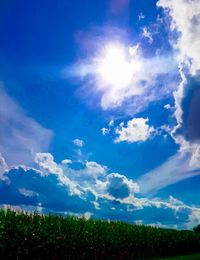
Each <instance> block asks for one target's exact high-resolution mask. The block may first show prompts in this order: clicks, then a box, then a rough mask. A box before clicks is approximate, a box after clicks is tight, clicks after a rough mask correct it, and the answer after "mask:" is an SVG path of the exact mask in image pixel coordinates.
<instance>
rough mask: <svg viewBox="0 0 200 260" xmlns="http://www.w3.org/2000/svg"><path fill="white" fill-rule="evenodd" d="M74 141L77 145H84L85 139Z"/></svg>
mask: <svg viewBox="0 0 200 260" xmlns="http://www.w3.org/2000/svg"><path fill="white" fill-rule="evenodd" d="M73 143H74V144H75V145H76V146H77V147H83V146H84V141H83V140H81V139H78V138H77V139H74V140H73Z"/></svg>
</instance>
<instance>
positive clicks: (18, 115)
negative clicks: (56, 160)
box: [0, 82, 52, 165]
mask: <svg viewBox="0 0 200 260" xmlns="http://www.w3.org/2000/svg"><path fill="white" fill-rule="evenodd" d="M51 138H52V131H51V130H49V129H46V128H44V127H43V126H41V125H40V124H39V123H37V122H36V121H35V120H34V119H33V118H31V117H29V116H27V115H26V113H25V111H24V110H23V109H22V108H21V107H20V105H19V104H17V102H16V101H14V100H13V99H12V98H11V97H10V96H8V94H7V93H6V91H5V88H4V86H3V83H2V82H1V83H0V152H1V153H2V155H3V156H4V157H5V159H6V161H7V163H8V164H9V165H15V164H32V163H33V161H34V156H35V153H36V152H42V151H45V150H46V149H47V148H48V146H49V144H50V141H51Z"/></svg>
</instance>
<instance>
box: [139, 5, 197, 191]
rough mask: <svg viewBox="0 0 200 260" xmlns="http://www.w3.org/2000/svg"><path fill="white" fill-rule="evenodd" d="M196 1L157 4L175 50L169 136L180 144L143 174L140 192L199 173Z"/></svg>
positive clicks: (153, 189) (140, 181) (164, 185)
mask: <svg viewBox="0 0 200 260" xmlns="http://www.w3.org/2000/svg"><path fill="white" fill-rule="evenodd" d="M199 3H200V2H199V0H193V1H186V0H171V1H169V0H160V1H158V2H157V5H158V6H159V7H162V8H163V9H164V11H165V15H166V16H169V17H170V18H171V25H170V31H171V32H172V38H171V39H170V40H171V43H172V45H173V47H174V49H175V51H176V52H177V60H178V62H179V71H180V76H181V79H180V80H181V81H180V84H179V85H178V88H177V90H176V91H175V92H174V100H175V112H174V117H175V119H176V121H177V124H176V126H175V127H174V128H173V129H172V131H171V136H172V138H173V139H174V141H175V142H176V143H177V144H178V145H179V150H178V152H177V154H175V155H174V156H172V157H170V158H169V159H168V160H167V162H165V163H164V164H163V165H161V166H160V167H158V168H157V169H154V170H153V171H150V172H149V173H147V174H145V175H144V176H142V177H141V178H140V180H139V183H140V185H141V187H142V189H143V193H144V194H146V193H149V192H150V193H151V192H156V191H157V190H159V189H161V188H164V187H166V186H168V185H170V184H173V183H176V182H178V181H181V180H183V179H186V178H190V177H193V176H195V175H199V174H200V164H199V160H200V154H199V150H200V119H199V111H200V105H199V104H200V75H199V71H200V56H199V52H200V49H199V48H200V39H199V34H200V4H199Z"/></svg>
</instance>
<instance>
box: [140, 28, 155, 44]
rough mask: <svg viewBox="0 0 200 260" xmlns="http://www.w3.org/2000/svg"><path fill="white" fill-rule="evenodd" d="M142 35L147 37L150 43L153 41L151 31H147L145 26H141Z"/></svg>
mask: <svg viewBox="0 0 200 260" xmlns="http://www.w3.org/2000/svg"><path fill="white" fill-rule="evenodd" d="M142 37H143V38H147V39H148V42H149V43H150V44H152V43H153V37H152V33H151V32H150V31H148V29H147V27H144V28H142Z"/></svg>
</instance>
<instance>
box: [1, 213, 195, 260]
mask: <svg viewBox="0 0 200 260" xmlns="http://www.w3.org/2000/svg"><path fill="white" fill-rule="evenodd" d="M196 252H200V234H199V233H197V232H193V231H176V230H172V229H161V228H156V227H147V226H143V225H140V226H139V225H131V224H127V223H123V222H114V221H112V222H108V221H102V220H92V219H91V220H86V219H84V218H76V217H71V216H68V217H62V216H52V215H49V216H45V215H39V214H37V213H33V214H27V213H23V212H21V213H16V212H14V211H11V210H7V211H4V210H0V259H8V258H13V259H15V258H17V259H103V258H104V259H149V258H152V257H163V256H173V255H185V254H192V253H196Z"/></svg>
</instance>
